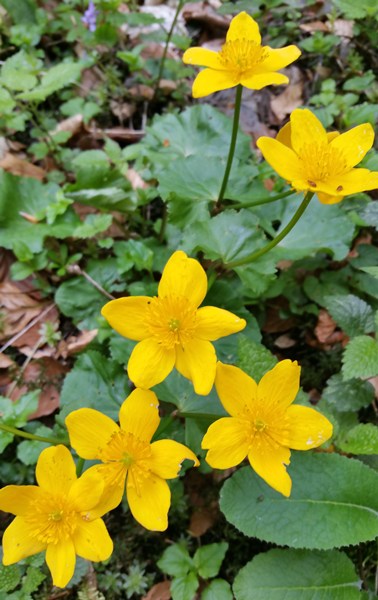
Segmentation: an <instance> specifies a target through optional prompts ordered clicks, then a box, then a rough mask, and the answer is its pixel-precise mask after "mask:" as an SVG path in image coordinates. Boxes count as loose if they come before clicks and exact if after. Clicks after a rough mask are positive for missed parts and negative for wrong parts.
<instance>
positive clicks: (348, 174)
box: [257, 108, 378, 204]
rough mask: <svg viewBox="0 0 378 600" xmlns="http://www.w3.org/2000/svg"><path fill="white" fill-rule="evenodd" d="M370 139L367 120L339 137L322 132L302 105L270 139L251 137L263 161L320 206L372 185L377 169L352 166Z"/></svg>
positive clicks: (376, 183) (377, 181) (376, 180)
mask: <svg viewBox="0 0 378 600" xmlns="http://www.w3.org/2000/svg"><path fill="white" fill-rule="evenodd" d="M373 142H374V130H373V128H372V126H371V125H370V124H369V123H364V124H363V125H357V127H353V129H350V130H349V131H347V132H346V133H342V134H341V135H340V134H339V133H338V132H337V131H334V132H332V133H327V132H326V130H325V129H324V127H323V125H322V124H321V122H320V121H319V119H318V118H317V117H316V116H315V115H314V114H313V113H312V112H311V111H310V110H308V109H299V108H298V109H295V110H294V111H293V112H292V113H291V116H290V121H289V122H288V123H287V124H286V125H285V126H284V127H283V128H282V129H281V130H280V131H279V133H278V135H277V137H276V139H272V138H269V137H261V138H259V139H258V140H257V146H258V148H260V150H261V152H262V154H263V156H264V158H265V160H266V161H267V162H268V163H269V164H270V165H271V166H272V167H273V169H274V170H275V171H277V173H278V175H280V176H281V177H283V178H284V179H286V180H287V181H289V182H290V184H291V185H292V187H293V188H294V189H296V190H297V191H299V192H302V191H304V192H307V191H311V192H315V193H316V194H317V196H318V198H319V200H320V202H322V204H335V203H336V202H340V201H341V200H342V199H343V197H344V196H347V195H349V194H357V193H359V192H365V191H368V190H373V189H376V188H377V187H378V172H377V171H369V170H368V169H355V168H354V167H355V166H356V165H357V164H358V163H359V162H360V161H361V160H362V159H363V157H364V156H365V154H366V153H367V151H368V150H370V148H371V147H372V145H373Z"/></svg>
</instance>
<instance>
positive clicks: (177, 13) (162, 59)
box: [155, 0, 184, 94]
mask: <svg viewBox="0 0 378 600" xmlns="http://www.w3.org/2000/svg"><path fill="white" fill-rule="evenodd" d="M183 4H184V0H179V2H178V4H177V8H176V12H175V15H174V17H173V21H172V25H171V27H170V29H169V31H168V33H167V39H166V40H165V46H164V50H163V55H162V57H161V61H160V65H159V72H158V76H157V78H156V82H155V94H156V92H157V90H158V89H159V84H160V81H161V78H162V76H163V71H164V65H165V60H166V58H167V52H168V46H169V42H170V41H171V38H172V35H173V32H174V29H175V26H176V23H177V19H178V16H179V14H180V11H181V9H182V6H183Z"/></svg>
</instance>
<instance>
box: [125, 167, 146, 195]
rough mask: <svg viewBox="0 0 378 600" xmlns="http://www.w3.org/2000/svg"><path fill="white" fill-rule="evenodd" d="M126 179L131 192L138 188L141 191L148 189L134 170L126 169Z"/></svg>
mask: <svg viewBox="0 0 378 600" xmlns="http://www.w3.org/2000/svg"><path fill="white" fill-rule="evenodd" d="M126 177H127V179H128V180H129V181H130V183H131V187H132V188H133V190H137V189H138V188H142V189H143V190H145V189H146V188H148V184H147V183H146V182H145V181H143V179H142V178H141V176H140V175H139V173H138V172H137V171H135V169H127V172H126Z"/></svg>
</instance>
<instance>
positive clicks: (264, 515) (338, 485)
mask: <svg viewBox="0 0 378 600" xmlns="http://www.w3.org/2000/svg"><path fill="white" fill-rule="evenodd" d="M288 469H289V473H290V476H291V478H292V481H293V488H292V492H291V496H290V498H284V497H283V496H281V495H280V494H279V493H278V492H275V491H274V490H273V489H272V488H270V487H269V486H268V485H267V484H265V483H264V482H263V481H262V479H260V478H259V477H258V475H256V474H255V473H254V472H253V471H252V469H251V468H250V467H246V468H244V469H241V470H239V471H237V472H236V473H235V474H234V475H233V476H232V477H231V478H230V479H228V481H226V483H225V484H224V486H223V488H222V491H221V502H220V506H221V510H222V512H223V513H224V515H225V516H226V518H227V520H228V521H229V522H230V523H232V524H233V525H235V526H236V527H237V528H238V529H239V530H240V531H242V532H243V533H244V534H245V535H248V536H253V537H257V538H259V539H262V540H265V541H268V542H274V543H276V544H279V545H287V546H289V547H292V548H308V549H318V550H328V549H332V548H335V547H336V548H338V547H340V546H348V545H349V544H358V543H360V542H362V541H367V540H371V539H374V537H375V536H376V535H377V532H378V503H377V497H376V494H375V491H374V490H375V489H376V486H377V483H378V474H377V473H376V472H375V471H373V470H372V469H370V468H369V467H367V466H365V465H363V464H362V463H361V462H359V461H356V460H352V459H350V458H346V457H345V456H340V455H331V454H313V453H310V454H304V453H298V454H294V455H293V457H292V463H291V465H290V466H289V467H288ZM351 481H353V486H351V485H350V482H351ZM252 506H253V510H252ZM328 523H332V527H329V526H328ZM309 532H312V533H311V535H309Z"/></svg>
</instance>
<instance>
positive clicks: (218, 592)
mask: <svg viewBox="0 0 378 600" xmlns="http://www.w3.org/2000/svg"><path fill="white" fill-rule="evenodd" d="M232 599H233V595H232V592H231V588H230V584H229V583H227V581H225V580H224V579H214V580H213V581H212V582H211V583H210V585H209V586H208V587H206V588H205V589H204V590H203V592H202V595H201V600H232Z"/></svg>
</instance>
